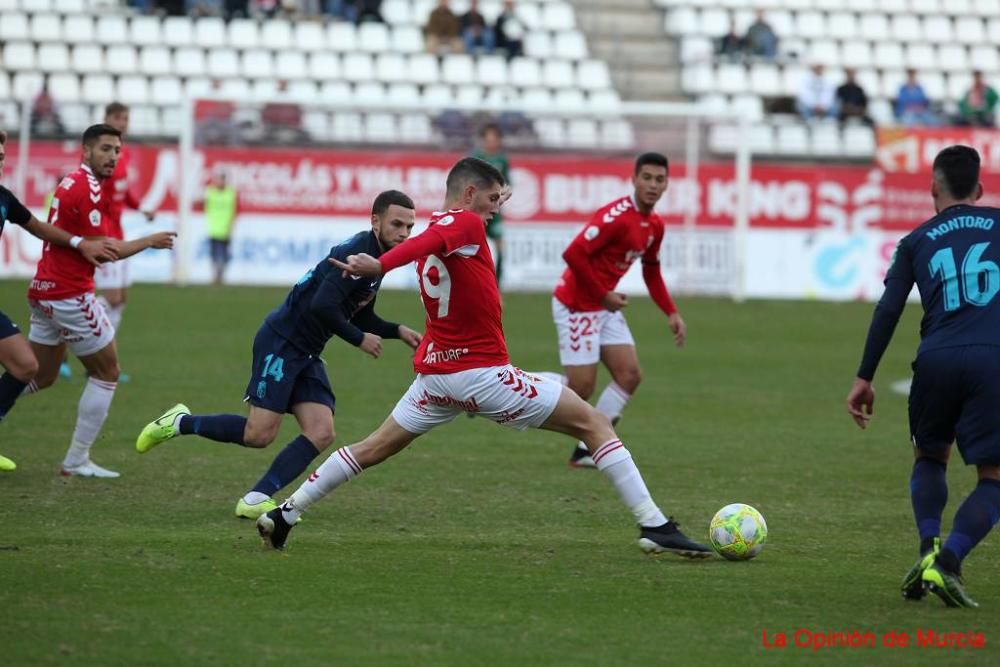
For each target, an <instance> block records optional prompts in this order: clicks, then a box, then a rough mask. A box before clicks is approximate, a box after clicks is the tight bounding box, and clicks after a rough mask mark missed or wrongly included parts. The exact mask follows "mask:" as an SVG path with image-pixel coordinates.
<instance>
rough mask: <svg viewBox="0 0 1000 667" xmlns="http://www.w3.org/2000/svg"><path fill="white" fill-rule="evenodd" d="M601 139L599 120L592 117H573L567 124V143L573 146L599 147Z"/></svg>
mask: <svg viewBox="0 0 1000 667" xmlns="http://www.w3.org/2000/svg"><path fill="white" fill-rule="evenodd" d="M600 141H601V139H600V132H599V131H598V127H597V121H595V120H591V119H590V118H572V119H570V121H569V123H567V124H566V144H567V145H568V146H570V147H571V148H588V149H592V148H597V147H598V145H599V144H600Z"/></svg>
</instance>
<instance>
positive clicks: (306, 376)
mask: <svg viewBox="0 0 1000 667" xmlns="http://www.w3.org/2000/svg"><path fill="white" fill-rule="evenodd" d="M243 400H245V401H247V402H248V403H250V404H251V405H256V406H257V407H260V408H264V409H265V410H270V411H272V412H279V413H284V412H291V411H292V406H294V405H297V404H299V403H321V404H323V405H325V406H327V407H329V408H330V411H331V412H333V411H334V407H335V406H336V398H335V397H334V395H333V388H331V387H330V378H328V377H327V375H326V368H325V367H324V365H323V361H322V360H321V359H320V358H319V357H317V356H315V355H312V354H306V353H304V352H302V350H300V349H299V348H297V347H295V346H294V345H292V344H291V343H290V342H288V340H286V339H285V338H283V337H282V336H279V335H278V334H277V333H276V332H275V331H274V329H272V328H271V327H269V326H268V325H267V324H264V325H262V326H261V328H260V330H258V331H257V336H256V337H255V338H254V339H253V373H252V374H251V375H250V382H249V383H248V384H247V390H246V395H245V397H244V399H243Z"/></svg>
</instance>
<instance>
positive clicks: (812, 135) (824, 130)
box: [809, 122, 841, 157]
mask: <svg viewBox="0 0 1000 667" xmlns="http://www.w3.org/2000/svg"><path fill="white" fill-rule="evenodd" d="M840 142H841V139H840V128H839V127H837V124H836V123H835V122H820V123H816V124H815V125H812V126H811V127H810V132H809V152H810V153H811V154H812V155H813V156H815V157H827V156H832V155H839V154H840V152H841V143H840Z"/></svg>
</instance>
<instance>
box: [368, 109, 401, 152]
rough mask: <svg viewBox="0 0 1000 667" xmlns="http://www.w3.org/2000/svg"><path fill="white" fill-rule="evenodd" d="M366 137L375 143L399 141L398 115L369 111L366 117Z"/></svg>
mask: <svg viewBox="0 0 1000 667" xmlns="http://www.w3.org/2000/svg"><path fill="white" fill-rule="evenodd" d="M364 137H365V139H366V140H367V141H371V142H375V143H385V144H389V143H395V142H396V141H398V139H399V137H398V133H397V129H396V117H395V116H394V115H393V114H391V113H382V112H376V113H368V114H366V115H365V119H364Z"/></svg>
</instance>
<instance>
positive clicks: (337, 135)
mask: <svg viewBox="0 0 1000 667" xmlns="http://www.w3.org/2000/svg"><path fill="white" fill-rule="evenodd" d="M331 137H332V138H333V140H334V141H345V142H349V141H362V140H364V129H363V127H362V121H361V114H359V113H357V112H353V111H340V112H337V113H335V114H333V127H332V129H331Z"/></svg>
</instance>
